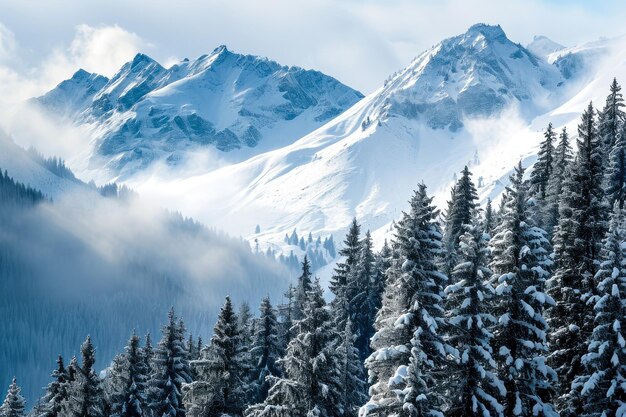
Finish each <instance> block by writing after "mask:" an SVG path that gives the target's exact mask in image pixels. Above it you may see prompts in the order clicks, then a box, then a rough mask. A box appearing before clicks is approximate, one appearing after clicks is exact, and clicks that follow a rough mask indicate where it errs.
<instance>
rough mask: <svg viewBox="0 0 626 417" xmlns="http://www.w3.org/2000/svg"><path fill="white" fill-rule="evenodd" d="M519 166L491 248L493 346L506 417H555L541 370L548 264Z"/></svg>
mask: <svg viewBox="0 0 626 417" xmlns="http://www.w3.org/2000/svg"><path fill="white" fill-rule="evenodd" d="M523 175H524V169H523V168H522V166H521V163H520V164H519V165H518V166H517V167H516V169H515V172H514V174H513V175H512V176H511V186H510V187H509V188H507V193H508V198H507V202H506V206H505V207H504V211H503V213H502V222H501V223H500V225H499V226H498V227H497V228H496V232H495V235H494V236H493V238H492V239H491V242H490V246H491V251H492V255H493V259H492V262H491V265H490V267H491V269H492V271H493V272H494V275H493V278H492V280H493V283H494V286H495V287H496V294H497V295H498V299H497V306H496V309H495V311H496V313H497V314H498V325H497V327H496V329H495V331H494V335H495V339H494V343H493V345H494V347H495V348H496V350H497V352H498V354H497V355H496V360H497V361H498V365H499V376H500V379H501V380H502V382H503V383H504V385H505V387H506V397H505V399H504V403H503V405H504V407H505V413H504V414H505V415H507V416H547V417H552V416H555V417H556V416H558V414H557V413H556V411H554V407H553V406H552V404H551V403H550V392H551V390H552V385H553V384H554V383H555V382H556V381H555V380H556V374H555V373H554V371H553V370H552V369H551V368H549V367H548V366H547V365H546V363H545V362H546V359H545V355H546V354H547V352H548V348H547V343H546V333H547V330H548V325H547V323H546V321H545V320H544V318H543V308H544V304H545V303H548V304H553V300H552V299H551V298H550V297H549V296H547V295H545V294H544V293H543V292H542V287H543V281H544V280H545V278H547V275H548V272H547V271H549V267H550V264H551V261H550V259H549V257H548V254H549V249H550V248H549V243H548V240H547V238H546V233H545V231H544V230H543V229H540V228H538V227H536V226H532V222H531V220H530V219H529V213H528V206H527V203H526V200H527V191H526V187H525V184H524V182H523Z"/></svg>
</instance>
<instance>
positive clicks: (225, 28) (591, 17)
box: [0, 0, 626, 94]
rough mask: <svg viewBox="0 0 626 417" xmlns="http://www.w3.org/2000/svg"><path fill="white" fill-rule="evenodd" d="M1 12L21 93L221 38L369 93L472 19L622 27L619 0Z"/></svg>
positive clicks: (111, 3) (182, 4)
mask: <svg viewBox="0 0 626 417" xmlns="http://www.w3.org/2000/svg"><path fill="white" fill-rule="evenodd" d="M0 10H2V13H0V25H1V26H0V83H2V82H5V83H7V82H9V81H6V80H7V79H9V80H12V81H15V80H19V81H21V82H26V81H28V82H30V85H29V88H28V89H27V90H26V91H28V94H32V93H33V92H37V91H40V90H44V89H46V88H48V87H49V86H50V85H54V84H55V83H57V82H59V81H60V80H61V79H63V78H65V77H66V76H68V75H70V74H71V72H73V70H74V69H76V68H77V67H79V66H81V67H85V68H86V69H87V70H90V71H96V72H101V73H105V74H106V75H110V73H111V72H112V71H114V69H115V68H116V67H118V66H119V65H121V63H123V62H124V61H125V60H128V59H130V58H131V57H132V55H133V54H134V53H135V52H137V51H139V50H140V51H142V52H145V53H147V54H149V55H151V56H152V57H154V58H155V59H157V60H159V61H160V62H161V63H163V64H170V63H173V62H174V61H176V60H178V59H182V58H184V57H189V58H195V57H197V56H199V55H201V54H203V53H207V52H210V51H211V50H212V49H214V48H215V47H216V46H218V45H220V44H226V45H228V47H229V48H230V49H232V50H235V51H237V52H243V53H251V54H257V55H264V56H268V57H269V58H272V59H275V60H277V61H279V62H280V63H282V64H287V65H299V66H303V67H305V68H315V69H319V70H321V71H324V72H326V73H328V74H330V75H333V76H335V77H337V78H338V79H340V80H341V81H343V82H345V83H347V84H349V85H351V86H353V87H356V88H358V89H360V90H361V91H363V92H365V93H367V92H370V91H372V90H373V89H375V88H376V87H377V86H379V85H380V84H381V83H382V81H383V80H384V79H385V78H386V77H387V76H388V75H389V74H390V73H393V72H394V71H395V70H397V69H400V68H402V67H403V66H405V65H406V64H407V63H408V62H409V61H410V60H411V58H412V57H414V56H416V55H417V54H418V53H419V52H421V51H423V50H424V49H426V48H428V47H429V46H431V45H433V44H435V43H437V42H438V41H439V40H441V39H442V38H445V37H449V36H453V35H456V34H458V33H461V32H463V31H465V30H466V29H467V27H469V26H471V25H472V24H473V23H476V22H486V23H492V24H496V23H498V24H501V25H502V27H503V29H504V30H505V31H506V33H507V35H508V36H509V38H511V39H512V40H514V41H516V42H520V43H522V44H526V43H528V42H530V41H531V40H532V37H533V35H535V34H543V35H547V36H548V37H550V38H552V39H553V40H555V41H557V42H560V43H562V44H565V45H573V44H577V43H580V42H584V41H587V40H593V39H597V38H598V37H601V36H606V37H612V36H617V35H621V34H623V33H625V32H626V30H625V29H622V27H623V22H624V21H626V5H624V3H623V2H620V1H603V2H591V1H582V0H581V1H566V0H508V1H491V0H489V1H487V0H469V1H468V0H441V1H436V2H433V1H423V0H265V1H258V0H229V1H223V0H219V1H217V0H209V1H206V0H205V1H189V0H178V1H176V2H172V1H165V0H152V1H138V0H125V1H121V0H107V1H103V0H89V1H70V0H50V1H45V2H42V1H38V0H20V1H17V0H12V1H8V0H0ZM7 74H9V76H7ZM15 90H17V88H16V89H14V90H10V91H15ZM4 92H6V88H5V89H4V90H3V88H2V87H1V86H0V93H4ZM24 94H26V93H24Z"/></svg>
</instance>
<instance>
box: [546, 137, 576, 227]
mask: <svg viewBox="0 0 626 417" xmlns="http://www.w3.org/2000/svg"><path fill="white" fill-rule="evenodd" d="M572 159H573V157H572V148H571V146H570V144H569V137H568V135H567V129H566V128H565V127H564V128H563V131H562V132H561V134H560V135H559V143H558V144H557V146H556V149H555V150H554V158H553V161H552V165H553V168H552V175H551V176H550V177H549V178H548V185H547V188H546V199H545V202H544V204H545V209H544V210H543V213H544V216H545V217H544V218H543V225H544V230H545V231H546V232H548V236H552V235H553V232H554V228H555V226H556V225H557V223H558V220H559V202H560V201H561V194H562V192H563V184H564V182H565V178H566V175H567V172H568V169H569V168H570V164H571V163H572Z"/></svg>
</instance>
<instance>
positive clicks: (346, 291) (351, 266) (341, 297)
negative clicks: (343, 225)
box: [330, 218, 362, 329]
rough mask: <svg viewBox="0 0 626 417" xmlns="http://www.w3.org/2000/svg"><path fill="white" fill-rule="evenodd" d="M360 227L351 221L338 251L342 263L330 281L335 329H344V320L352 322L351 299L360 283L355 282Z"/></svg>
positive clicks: (359, 247)
mask: <svg viewBox="0 0 626 417" xmlns="http://www.w3.org/2000/svg"><path fill="white" fill-rule="evenodd" d="M360 234H361V226H360V225H359V223H358V222H357V221H356V218H355V219H353V220H352V223H351V224H350V228H349V229H348V234H347V235H346V239H345V240H344V242H343V245H344V246H343V248H341V249H340V250H339V256H341V257H343V258H344V259H343V261H341V262H338V263H337V267H336V268H335V273H334V275H333V277H332V278H331V281H330V291H331V292H332V293H333V294H334V295H335V299H334V300H333V302H332V306H333V310H334V315H335V320H337V328H339V329H342V328H344V327H345V324H346V320H348V319H351V320H354V314H355V309H354V305H353V299H354V297H356V295H357V294H358V292H359V290H360V289H362V288H361V287H360V284H361V283H358V282H357V276H356V269H357V264H358V262H359V256H360V252H361V240H360V239H361V237H360Z"/></svg>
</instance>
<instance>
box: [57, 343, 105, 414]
mask: <svg viewBox="0 0 626 417" xmlns="http://www.w3.org/2000/svg"><path fill="white" fill-rule="evenodd" d="M80 351H81V356H82V365H81V366H78V364H77V363H76V362H73V364H72V368H73V369H74V370H75V374H74V376H73V377H72V379H71V382H70V383H69V385H68V394H69V398H68V400H67V401H66V402H65V403H64V404H63V410H62V412H61V415H63V416H64V417H103V416H104V404H103V393H102V387H101V385H100V378H99V377H98V375H97V374H96V371H95V370H94V364H95V363H96V350H95V348H94V346H93V344H92V343H91V338H90V337H89V336H87V339H86V340H85V342H84V343H83V344H82V346H81V348H80Z"/></svg>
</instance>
